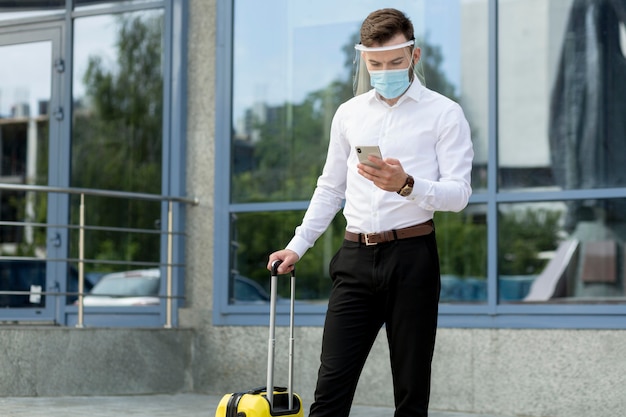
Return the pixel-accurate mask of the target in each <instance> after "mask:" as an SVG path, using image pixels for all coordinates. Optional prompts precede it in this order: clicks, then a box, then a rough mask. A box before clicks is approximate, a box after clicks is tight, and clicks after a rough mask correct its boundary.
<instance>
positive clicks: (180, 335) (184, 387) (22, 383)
mask: <svg viewBox="0 0 626 417" xmlns="http://www.w3.org/2000/svg"><path fill="white" fill-rule="evenodd" d="M193 338H194V337H193V331H191V330H183V329H173V330H165V329H76V328H68V327H35V326H30V327H29V326H26V327H24V326H21V327H3V328H0V397H2V396H6V397H11V396H15V397H23V396H50V397H53V396H71V395H119V394H124V395H126V394H151V393H170V392H181V391H189V390H190V389H191V386H192V380H191V375H190V373H189V372H190V369H191V364H192V362H191V359H192V355H191V348H190V347H191V346H192V340H193ZM1 414H2V413H1V412H0V415H1Z"/></svg>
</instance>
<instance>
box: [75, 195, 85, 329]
mask: <svg viewBox="0 0 626 417" xmlns="http://www.w3.org/2000/svg"><path fill="white" fill-rule="evenodd" d="M78 217H79V220H78V321H77V323H76V327H80V328H82V327H85V325H84V306H83V295H84V292H85V262H84V260H85V194H84V193H81V194H80V208H79V216H78Z"/></svg>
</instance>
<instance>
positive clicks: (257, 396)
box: [215, 387, 304, 417]
mask: <svg viewBox="0 0 626 417" xmlns="http://www.w3.org/2000/svg"><path fill="white" fill-rule="evenodd" d="M291 398H292V405H291V406H290V405H289V393H287V392H286V389H285V388H279V387H274V396H273V401H272V406H271V407H270V402H269V401H268V399H267V392H266V389H265V387H263V388H259V389H256V390H250V391H248V392H236V393H233V394H226V395H224V396H223V397H222V399H221V400H220V403H219V404H218V406H217V411H216V413H215V416H216V417H269V416H289V417H290V416H293V417H304V409H303V407H302V400H301V399H300V396H298V394H293V395H292V397H291Z"/></svg>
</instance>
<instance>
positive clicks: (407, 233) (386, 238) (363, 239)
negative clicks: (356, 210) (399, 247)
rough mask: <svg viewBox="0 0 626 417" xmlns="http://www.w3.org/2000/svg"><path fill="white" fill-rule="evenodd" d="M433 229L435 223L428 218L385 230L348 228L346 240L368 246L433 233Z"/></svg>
mask: <svg viewBox="0 0 626 417" xmlns="http://www.w3.org/2000/svg"><path fill="white" fill-rule="evenodd" d="M433 230H435V223H433V221H432V220H428V221H427V222H424V223H420V224H416V225H415V226H409V227H405V228H403V229H396V230H387V231H384V232H374V233H353V232H349V231H347V230H346V240H349V241H351V242H359V243H364V244H365V245H366V246H371V245H377V244H379V243H385V242H391V241H393V240H398V239H408V238H410V237H417V236H425V235H428V234H430V233H432V231H433Z"/></svg>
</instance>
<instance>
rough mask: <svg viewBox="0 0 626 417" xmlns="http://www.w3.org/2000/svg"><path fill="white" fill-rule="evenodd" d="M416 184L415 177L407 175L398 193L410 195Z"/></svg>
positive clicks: (404, 195)
mask: <svg viewBox="0 0 626 417" xmlns="http://www.w3.org/2000/svg"><path fill="white" fill-rule="evenodd" d="M414 184H415V180H414V179H413V177H412V176H410V175H407V176H406V182H405V183H404V185H403V186H402V188H400V189H399V190H398V194H400V195H401V196H402V197H406V196H408V195H411V193H412V192H413V185H414Z"/></svg>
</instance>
